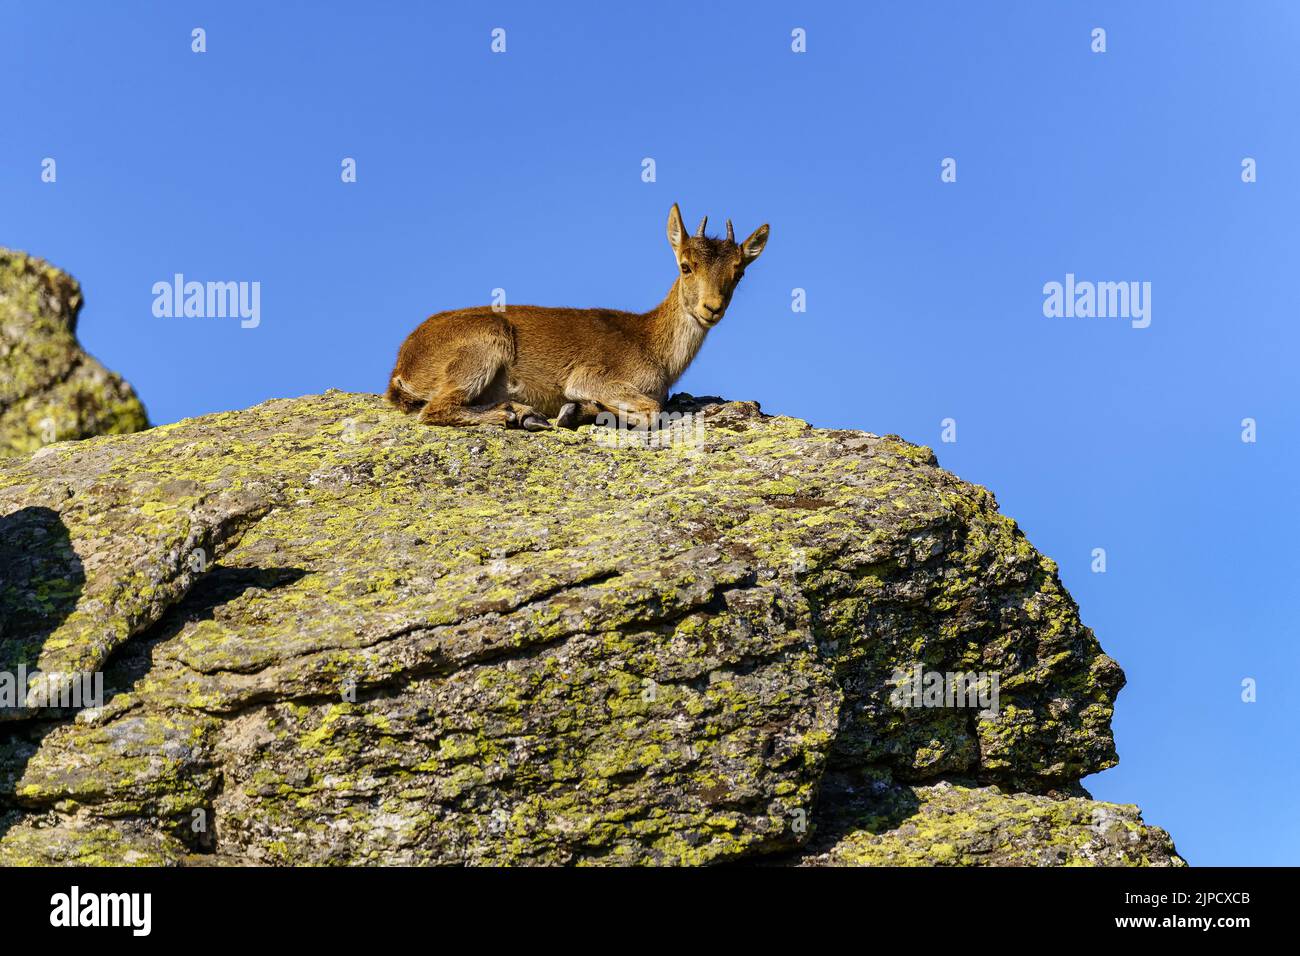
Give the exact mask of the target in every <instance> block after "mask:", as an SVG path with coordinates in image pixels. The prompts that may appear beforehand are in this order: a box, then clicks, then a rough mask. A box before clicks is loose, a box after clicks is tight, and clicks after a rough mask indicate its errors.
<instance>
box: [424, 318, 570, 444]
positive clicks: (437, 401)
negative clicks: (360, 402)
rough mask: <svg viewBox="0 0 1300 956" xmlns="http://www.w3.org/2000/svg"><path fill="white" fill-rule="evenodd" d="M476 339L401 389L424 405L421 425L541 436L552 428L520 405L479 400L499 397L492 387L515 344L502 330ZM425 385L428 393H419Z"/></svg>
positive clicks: (535, 412) (541, 416) (466, 342)
mask: <svg viewBox="0 0 1300 956" xmlns="http://www.w3.org/2000/svg"><path fill="white" fill-rule="evenodd" d="M484 331H485V332H486V333H487V334H485V335H481V336H480V337H479V338H477V339H471V340H468V341H463V342H461V343H460V344H459V345H458V346H457V347H455V348H454V350H453V351H451V354H450V355H449V357H448V358H447V360H446V362H445V363H444V364H442V366H441V368H435V369H432V370H430V369H427V368H425V369H416V373H415V374H412V375H411V378H413V379H415V380H416V381H415V382H413V383H411V382H407V380H406V378H405V377H403V379H402V386H403V388H404V391H405V392H406V393H407V394H410V395H412V396H414V397H417V398H420V399H423V400H424V406H423V408H421V410H420V421H421V422H423V423H424V424H426V425H502V426H504V427H506V428H526V429H528V430H529V431H539V430H540V429H543V428H550V427H551V426H550V424H549V423H548V422H547V421H546V418H545V416H543V415H541V414H540V413H538V412H537V411H536V410H535V409H534V408H532V406H529V405H524V404H522V403H520V402H510V401H487V402H476V399H481V398H488V397H495V395H494V394H493V393H496V392H498V390H497V388H495V387H494V385H493V383H494V382H496V381H498V380H499V378H500V375H501V373H502V371H503V370H504V368H505V367H506V365H507V363H508V362H509V360H510V358H511V355H512V354H513V343H512V342H511V341H510V340H509V338H508V336H507V335H503V334H500V332H499V330H497V329H494V328H489V329H486V330H484ZM421 384H424V385H425V386H426V387H424V388H421V387H420V385H421Z"/></svg>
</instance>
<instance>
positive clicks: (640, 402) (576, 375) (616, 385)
mask: <svg viewBox="0 0 1300 956" xmlns="http://www.w3.org/2000/svg"><path fill="white" fill-rule="evenodd" d="M564 397H565V398H566V399H568V400H569V401H571V402H578V403H580V404H582V405H584V406H585V405H589V404H595V405H597V406H599V407H600V408H601V409H603V410H605V411H609V412H613V413H614V414H616V415H618V416H619V417H620V418H622V419H623V420H624V421H625V422H627V424H628V425H629V426H630V427H632V428H640V429H647V430H648V429H651V428H654V427H655V424H656V422H657V421H658V418H659V412H660V410H661V409H662V405H661V404H660V402H659V401H658V399H655V398H651V397H650V396H649V395H647V394H645V393H644V392H642V391H641V390H640V389H638V388H636V387H635V386H634V385H632V384H631V383H629V382H625V381H621V380H619V379H616V378H611V377H610V375H609V372H608V371H607V370H605V369H598V368H592V367H590V366H588V367H584V368H580V369H576V370H575V371H574V372H573V374H572V375H570V376H569V380H568V381H567V382H566V383H565V386H564Z"/></svg>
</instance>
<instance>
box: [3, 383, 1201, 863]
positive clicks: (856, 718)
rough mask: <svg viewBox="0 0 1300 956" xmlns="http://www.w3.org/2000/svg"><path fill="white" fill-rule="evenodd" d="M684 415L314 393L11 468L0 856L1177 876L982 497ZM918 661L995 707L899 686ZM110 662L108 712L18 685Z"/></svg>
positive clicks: (853, 439) (1019, 556)
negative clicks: (1052, 866) (649, 420)
mask: <svg viewBox="0 0 1300 956" xmlns="http://www.w3.org/2000/svg"><path fill="white" fill-rule="evenodd" d="M675 409H676V410H677V411H680V412H682V413H684V414H685V415H686V416H687V418H685V419H683V420H681V421H679V422H678V423H676V424H675V425H674V426H673V427H671V428H669V429H667V430H665V431H662V432H659V433H656V434H655V436H654V440H653V441H649V442H647V441H646V440H645V438H646V436H644V435H635V434H633V435H629V434H625V433H619V432H617V431H614V430H611V429H595V428H584V429H582V430H581V431H579V432H563V431H556V432H545V433H537V434H531V433H523V432H505V431H500V430H495V429H493V430H457V429H448V428H429V427H425V426H421V425H420V424H418V423H417V422H415V421H414V420H413V419H411V418H406V417H403V416H402V415H400V414H398V413H397V412H395V411H393V410H391V409H389V408H387V407H386V406H385V405H384V404H383V402H382V401H381V400H380V399H378V398H376V397H374V396H369V395H347V394H342V393H337V392H330V393H328V394H326V395H323V396H310V397H306V398H301V399H294V400H277V401H272V402H267V403H265V404H263V405H259V406H257V407H255V408H251V409H248V410H246V411H241V412H233V413H227V414H221V415H211V416H207V417H204V418H199V419H193V420H190V421H184V422H180V423H178V424H175V425H169V426H165V427H161V428H156V429H153V430H151V431H149V432H145V433H142V434H138V435H131V436H123V437H110V438H99V439H92V440H88V441H84V442H78V443H61V444H57V445H53V446H50V447H47V448H43V449H41V450H40V451H39V452H38V453H36V454H35V455H33V456H31V457H29V458H26V459H11V460H9V461H6V462H4V463H2V464H0V516H3V517H0V609H2V610H3V618H4V628H5V630H4V633H3V636H2V637H0V672H4V671H9V672H16V671H17V669H18V668H19V667H20V666H21V667H25V668H27V669H28V670H39V671H40V672H42V676H40V677H37V678H34V679H33V680H32V682H31V686H32V687H33V688H34V689H33V691H32V695H33V696H32V697H30V698H29V699H28V703H29V704H31V705H32V707H31V708H28V709H19V708H10V709H9V710H8V712H7V713H6V714H4V716H5V717H7V718H8V719H7V720H5V721H3V722H0V834H2V835H0V863H4V862H22V863H42V862H74V863H75V862H90V863H96V862H106V861H107V862H118V861H120V862H141V863H158V862H167V861H190V862H239V863H248V862H257V863H290V864H292V863H421V864H423V863H532V864H551V863H607V864H608V863H669V864H696V863H710V862H716V861H725V860H735V859H738V858H759V857H762V858H764V859H766V860H769V861H772V862H782V863H797V862H807V863H898V862H912V863H978V862H991V863H1005V862H1015V863H1033V864H1044V863H1061V862H1085V863H1134V864H1136V863H1175V864H1177V863H1181V861H1180V860H1179V859H1178V857H1177V856H1176V855H1175V854H1174V849H1173V846H1172V844H1171V843H1170V841H1169V838H1168V836H1167V835H1166V834H1165V833H1164V832H1163V831H1161V830H1158V829H1156V828H1149V827H1145V826H1143V825H1142V823H1141V821H1140V818H1139V817H1138V816H1137V814H1136V811H1135V810H1134V809H1133V808H1126V807H1120V806H1115V805H1110V804H1103V803H1097V802H1094V801H1091V800H1089V799H1088V798H1087V795H1086V794H1085V793H1084V792H1083V791H1082V789H1081V788H1080V787H1079V786H1078V780H1079V779H1080V778H1081V777H1082V776H1083V775H1085V774H1089V773H1092V772H1094V771H1097V770H1101V769H1104V768H1106V767H1109V766H1111V765H1113V764H1114V763H1115V761H1116V757H1115V749H1114V742H1113V740H1112V737H1111V732H1110V718H1111V713H1112V704H1113V702H1114V699H1115V695H1116V693H1117V692H1118V691H1119V688H1120V686H1121V685H1122V683H1123V675H1122V673H1121V671H1120V669H1119V667H1118V666H1117V665H1116V664H1115V663H1114V662H1113V661H1112V660H1111V659H1110V658H1108V657H1107V656H1106V655H1105V654H1103V653H1102V651H1101V649H1100V647H1099V646H1098V644H1097V641H1096V639H1095V637H1094V636H1093V634H1092V632H1091V631H1090V630H1088V629H1087V628H1085V627H1084V626H1082V624H1081V623H1080V621H1079V617H1078V613H1077V608H1076V606H1075V604H1074V602H1073V601H1072V600H1071V598H1070V596H1069V595H1068V594H1067V593H1066V592H1065V591H1064V590H1063V589H1062V587H1061V584H1060V582H1059V580H1058V578H1057V574H1056V568H1055V566H1054V565H1053V564H1052V562H1051V561H1049V560H1048V559H1046V558H1044V557H1043V556H1042V555H1040V554H1039V553H1038V552H1037V551H1035V550H1034V549H1033V547H1031V546H1030V544H1029V543H1028V541H1026V540H1025V538H1024V536H1023V535H1022V534H1021V533H1020V531H1019V529H1018V528H1017V527H1016V525H1015V523H1014V522H1013V521H1011V520H1010V519H1009V518H1006V517H1004V516H1003V515H1001V514H999V513H998V510H997V506H996V503H995V501H994V499H993V496H992V495H991V494H989V493H988V492H987V491H985V490H984V489H982V488H979V487H977V486H974V485H970V484H967V483H965V482H962V481H960V480H959V479H957V478H955V477H954V476H953V475H951V474H949V473H947V472H945V471H943V470H941V469H940V468H939V467H938V466H937V465H936V463H935V460H934V457H933V455H932V454H931V452H930V451H929V450H928V449H925V448H920V447H917V446H914V445H910V444H908V443H906V442H904V441H901V440H899V439H897V438H893V437H886V438H879V437H876V436H874V435H869V434H865V433H862V432H850V431H826V430H819V429H814V428H810V427H809V426H808V425H807V424H805V423H804V422H800V421H796V420H794V419H790V418H782V417H767V416H764V415H762V414H761V413H760V412H759V410H758V407H757V406H756V405H754V404H752V403H734V402H733V403H723V402H721V401H716V400H691V399H689V397H688V398H685V399H681V400H680V401H679V402H678V403H677V405H676V406H675ZM918 664H919V665H922V666H923V667H924V668H925V669H926V670H927V671H939V672H983V673H992V674H997V675H998V677H999V683H1000V700H999V702H998V707H997V709H996V711H993V710H989V711H987V712H977V711H976V710H974V709H971V708H962V707H900V706H896V701H893V700H891V690H893V689H894V686H895V684H896V680H895V677H896V673H897V672H903V671H910V670H911V669H912V668H914V667H915V666H916V665H918ZM96 670H103V671H104V673H105V678H104V680H105V690H106V692H105V698H106V700H105V701H104V703H103V706H102V707H101V708H97V709H92V710H87V711H82V712H80V713H78V714H76V715H75V716H74V715H73V713H72V711H71V710H70V709H63V710H59V709H56V708H51V707H49V706H45V707H40V706H38V705H42V704H46V705H48V704H49V703H51V700H50V699H49V696H48V695H50V694H52V693H54V692H56V691H60V690H64V691H66V690H67V689H68V688H69V687H70V686H73V684H74V682H72V680H71V677H70V676H69V675H71V674H73V673H74V672H91V671H96ZM2 690H3V688H2V687H0V691H2ZM43 695H44V696H43ZM963 821H965V823H966V824H969V825H964V824H963Z"/></svg>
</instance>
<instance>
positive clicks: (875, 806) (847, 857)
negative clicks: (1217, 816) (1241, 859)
mask: <svg viewBox="0 0 1300 956" xmlns="http://www.w3.org/2000/svg"><path fill="white" fill-rule="evenodd" d="M821 805H822V808H823V813H822V818H821V820H820V821H819V823H820V826H819V828H818V831H817V833H816V834H815V835H814V837H813V839H812V840H811V841H810V844H809V845H808V846H807V847H805V848H804V849H803V850H801V852H800V854H799V857H798V863H799V865H801V866H1183V865H1184V864H1183V861H1182V859H1181V858H1179V856H1178V855H1177V852H1176V851H1175V849H1174V844H1173V841H1172V840H1171V839H1170V838H1169V834H1168V833H1166V832H1165V831H1164V830H1162V829H1160V828H1159V827H1150V826H1147V825H1145V824H1144V823H1143V822H1142V817H1141V815H1140V814H1139V813H1138V809H1137V807H1135V806H1132V805H1120V804H1114V803H1101V802H1099V801H1096V800H1092V799H1089V798H1087V795H1086V794H1082V795H1081V796H1076V795H1070V794H1061V793H1054V794H1052V795H1050V796H1047V795H1040V794H1029V793H1009V792H1006V791H1004V790H1002V789H1001V788H999V787H996V786H988V787H980V786H971V785H963V784H961V783H952V782H949V781H941V782H939V783H936V784H931V785H911V786H908V785H901V784H896V783H891V782H890V781H889V780H888V778H887V777H883V776H880V775H876V776H875V778H874V779H873V778H872V776H871V775H870V774H867V775H863V774H856V775H855V779H854V782H853V783H849V782H848V781H847V780H846V779H845V777H844V775H840V774H831V775H829V778H828V780H827V781H826V782H825V783H824V785H823V792H822V796H821Z"/></svg>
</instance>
